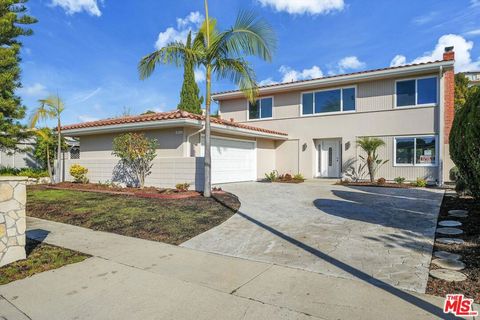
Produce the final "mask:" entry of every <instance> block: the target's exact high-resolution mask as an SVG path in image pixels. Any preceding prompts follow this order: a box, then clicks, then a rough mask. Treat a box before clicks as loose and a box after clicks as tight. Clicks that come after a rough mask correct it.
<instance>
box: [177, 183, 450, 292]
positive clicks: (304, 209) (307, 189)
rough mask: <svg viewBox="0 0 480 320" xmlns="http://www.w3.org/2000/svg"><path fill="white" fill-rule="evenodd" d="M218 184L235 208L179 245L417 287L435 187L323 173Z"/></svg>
mask: <svg viewBox="0 0 480 320" xmlns="http://www.w3.org/2000/svg"><path fill="white" fill-rule="evenodd" d="M222 187H223V188H224V189H225V190H227V191H230V192H232V193H233V194H236V195H237V196H238V197H239V198H240V202H241V207H240V212H239V213H238V214H236V215H234V216H233V217H231V218H230V219H229V220H227V221H226V222H224V223H223V224H221V225H219V226H217V227H215V228H213V229H210V230H209V231H207V232H205V233H203V234H201V235H199V236H197V237H194V238H193V239H190V240H189V241H187V242H185V243H184V244H182V246H185V247H188V248H191V249H198V250H205V251H209V252H214V253H219V254H224V255H230V256H235V257H241V258H246V259H252V260H256V261H263V262H268V263H274V264H279V265H285V266H290V267H295V268H301V269H304V270H308V271H314V272H319V273H323V274H327V275H333V276H339V277H342V278H361V279H369V280H371V281H377V280H378V281H382V282H386V283H388V284H390V285H393V286H396V287H398V288H402V289H407V290H412V291H416V292H421V293H424V292H425V289H426V285H427V280H428V271H429V265H430V260H431V256H432V249H433V240H434V236H435V229H436V224H437V216H438V212H439V209H440V206H441V202H442V198H443V191H442V190H432V189H392V188H377V187H345V186H340V185H333V183H332V181H331V180H307V181H306V182H305V183H303V184H282V183H273V184H271V183H258V182H249V183H237V184H227V185H223V186H222Z"/></svg>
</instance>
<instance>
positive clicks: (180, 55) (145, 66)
mask: <svg viewBox="0 0 480 320" xmlns="http://www.w3.org/2000/svg"><path fill="white" fill-rule="evenodd" d="M200 54H201V51H200V50H199V49H197V48H195V47H194V46H193V47H192V48H187V47H186V46H185V44H183V43H182V42H179V41H176V42H171V43H169V44H167V45H166V46H165V47H163V48H161V49H159V50H157V51H155V52H153V53H151V54H149V55H147V56H145V57H143V58H142V59H141V60H140V63H139V64H138V72H139V74H140V79H142V80H144V79H146V78H148V77H149V76H150V75H151V74H152V73H153V71H155V67H156V65H157V64H173V65H175V66H177V67H179V66H181V65H183V62H184V60H185V57H186V56H190V58H191V59H192V60H193V61H194V62H195V63H196V61H197V60H198V57H199V55H200Z"/></svg>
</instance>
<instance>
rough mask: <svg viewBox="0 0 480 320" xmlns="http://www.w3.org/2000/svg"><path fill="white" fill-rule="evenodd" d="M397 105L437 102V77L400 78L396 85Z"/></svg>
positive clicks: (406, 105)
mask: <svg viewBox="0 0 480 320" xmlns="http://www.w3.org/2000/svg"><path fill="white" fill-rule="evenodd" d="M395 92H396V101H397V107H414V106H425V105H436V104H437V96H438V93H437V77H430V78H420V79H410V80H400V81H397V82H396V87H395Z"/></svg>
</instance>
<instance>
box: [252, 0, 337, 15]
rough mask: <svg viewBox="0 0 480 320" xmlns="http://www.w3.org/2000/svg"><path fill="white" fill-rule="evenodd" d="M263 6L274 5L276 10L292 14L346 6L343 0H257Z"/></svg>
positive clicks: (328, 11)
mask: <svg viewBox="0 0 480 320" xmlns="http://www.w3.org/2000/svg"><path fill="white" fill-rule="evenodd" d="M257 1H258V2H260V3H261V4H262V5H263V6H270V7H273V8H274V9H275V10H276V11H285V12H288V13H290V14H305V13H308V14H326V13H330V12H332V11H341V10H343V8H344V7H345V3H344V2H343V0H257Z"/></svg>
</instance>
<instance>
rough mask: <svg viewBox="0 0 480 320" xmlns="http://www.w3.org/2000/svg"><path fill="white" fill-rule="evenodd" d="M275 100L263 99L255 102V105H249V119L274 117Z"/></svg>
mask: <svg viewBox="0 0 480 320" xmlns="http://www.w3.org/2000/svg"><path fill="white" fill-rule="evenodd" d="M272 109H273V98H271V97H270V98H262V99H258V100H257V101H255V104H252V103H251V102H249V103H248V119H249V120H254V119H265V118H271V117H272Z"/></svg>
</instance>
